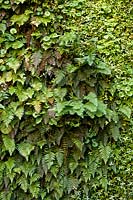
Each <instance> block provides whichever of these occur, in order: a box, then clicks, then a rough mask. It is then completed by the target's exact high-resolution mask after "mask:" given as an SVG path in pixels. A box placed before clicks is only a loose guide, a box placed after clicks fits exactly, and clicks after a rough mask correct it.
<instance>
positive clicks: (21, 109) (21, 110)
mask: <svg viewBox="0 0 133 200" xmlns="http://www.w3.org/2000/svg"><path fill="white" fill-rule="evenodd" d="M23 114H24V107H23V106H20V107H19V108H17V110H16V112H15V115H16V116H17V117H18V118H19V119H21V118H22V116H23Z"/></svg>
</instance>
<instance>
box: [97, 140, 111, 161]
mask: <svg viewBox="0 0 133 200" xmlns="http://www.w3.org/2000/svg"><path fill="white" fill-rule="evenodd" d="M99 151H100V156H101V158H102V159H103V160H104V163H105V164H106V163H107V161H108V159H109V157H110V154H111V152H112V149H111V147H110V146H103V145H102V144H101V145H100V149H99Z"/></svg>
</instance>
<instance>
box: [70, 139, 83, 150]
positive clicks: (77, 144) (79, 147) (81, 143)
mask: <svg viewBox="0 0 133 200" xmlns="http://www.w3.org/2000/svg"><path fill="white" fill-rule="evenodd" d="M72 141H73V143H74V144H75V145H76V147H77V148H78V149H79V150H80V151H82V148H83V142H81V141H80V140H78V139H75V138H74V139H72Z"/></svg>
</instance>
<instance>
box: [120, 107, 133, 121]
mask: <svg viewBox="0 0 133 200" xmlns="http://www.w3.org/2000/svg"><path fill="white" fill-rule="evenodd" d="M119 111H120V112H121V113H123V114H124V115H126V117H128V118H129V119H130V117H131V109H130V108H129V107H128V106H126V105H123V106H121V108H120V109H119Z"/></svg>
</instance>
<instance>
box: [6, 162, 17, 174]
mask: <svg viewBox="0 0 133 200" xmlns="http://www.w3.org/2000/svg"><path fill="white" fill-rule="evenodd" d="M14 166H15V160H14V159H13V158H9V159H8V161H6V167H7V169H8V170H9V173H11V171H12V169H13V167H14Z"/></svg>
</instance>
